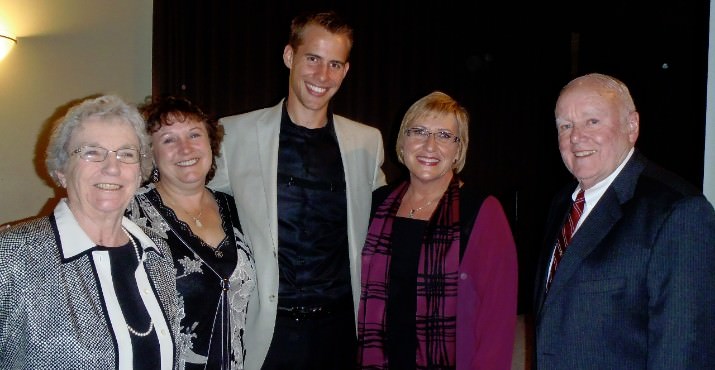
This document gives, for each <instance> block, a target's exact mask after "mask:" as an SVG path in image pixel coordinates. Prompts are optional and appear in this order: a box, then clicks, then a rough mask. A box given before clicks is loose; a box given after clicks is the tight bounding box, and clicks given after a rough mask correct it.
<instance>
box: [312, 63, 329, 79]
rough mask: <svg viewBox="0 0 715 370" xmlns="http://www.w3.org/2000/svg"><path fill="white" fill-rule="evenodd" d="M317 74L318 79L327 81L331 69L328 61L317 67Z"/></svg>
mask: <svg viewBox="0 0 715 370" xmlns="http://www.w3.org/2000/svg"><path fill="white" fill-rule="evenodd" d="M315 75H316V77H317V78H318V80H320V81H327V80H328V78H329V76H330V70H329V67H328V64H327V63H321V64H320V65H319V66H318V67H317V71H316V73H315Z"/></svg>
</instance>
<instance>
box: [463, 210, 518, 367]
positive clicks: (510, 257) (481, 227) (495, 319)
mask: <svg viewBox="0 0 715 370" xmlns="http://www.w3.org/2000/svg"><path fill="white" fill-rule="evenodd" d="M517 271H518V269H517V257H516V245H515V243H514V239H513V237H512V234H511V229H510V227H509V222H508V221H507V218H506V216H505V215H504V210H503V209H502V207H501V204H499V201H498V200H497V199H496V198H494V197H492V196H490V197H487V198H486V199H485V200H484V203H482V207H481V208H480V209H479V214H478V215H477V219H476V220H475V222H474V226H473V227H472V232H471V235H470V236H469V242H468V243H467V249H466V250H465V252H464V256H463V257H462V262H461V264H460V266H459V283H458V288H457V302H458V306H457V370H467V369H470V370H482V369H484V370H501V369H504V370H509V369H511V361H512V353H513V350H514V334H515V332H514V330H515V327H516V301H517V285H518V279H517V277H518V276H517V275H518V272H517Z"/></svg>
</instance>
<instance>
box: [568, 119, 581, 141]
mask: <svg viewBox="0 0 715 370" xmlns="http://www.w3.org/2000/svg"><path fill="white" fill-rule="evenodd" d="M582 130H583V128H582V127H581V126H579V125H576V124H574V125H573V127H571V132H570V133H569V139H570V141H571V142H572V143H577V142H579V141H581V135H582V134H583V132H582Z"/></svg>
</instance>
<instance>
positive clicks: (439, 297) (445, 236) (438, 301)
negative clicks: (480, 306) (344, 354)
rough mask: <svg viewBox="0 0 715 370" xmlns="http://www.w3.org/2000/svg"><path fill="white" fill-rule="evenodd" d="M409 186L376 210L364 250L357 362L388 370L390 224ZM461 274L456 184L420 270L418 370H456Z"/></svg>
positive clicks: (432, 229) (431, 225) (426, 242)
mask: <svg viewBox="0 0 715 370" xmlns="http://www.w3.org/2000/svg"><path fill="white" fill-rule="evenodd" d="M407 188H408V183H403V184H401V185H399V186H398V187H397V188H396V189H395V190H394V191H393V193H392V194H390V195H389V196H388V197H387V199H386V200H385V201H384V202H383V204H381V205H380V206H378V208H377V210H376V213H375V216H374V217H373V221H372V223H371V225H370V228H369V230H368V237H367V240H366V242H365V247H364V248H363V260H362V263H363V264H362V266H363V267H362V275H361V276H362V292H361V304H360V308H359V312H358V338H359V342H360V343H359V354H358V357H359V360H358V361H359V362H360V363H361V366H363V367H364V368H371V369H387V368H388V367H389V364H388V363H387V356H386V354H385V342H386V338H385V336H384V334H385V327H386V324H385V303H386V300H387V297H386V292H387V288H388V287H389V279H390V276H389V270H390V269H389V267H390V256H391V253H392V252H391V247H392V245H391V243H390V235H391V233H392V223H393V221H394V218H395V215H396V214H397V210H398V209H399V208H400V201H401V199H402V196H403V195H404V193H405V191H406V190H407ZM458 268H459V183H458V180H457V179H456V176H455V178H454V179H453V180H452V182H451V183H450V185H449V188H448V190H447V192H445V195H444V196H443V197H442V199H441V200H440V202H439V205H438V206H437V209H436V211H435V213H434V215H433V217H432V219H431V220H430V221H429V222H428V225H427V231H426V232H425V236H424V239H423V243H422V247H421V249H420V257H419V265H418V270H417V292H416V294H417V313H416V323H417V328H416V332H417V344H418V346H417V351H416V368H417V369H422V368H424V369H427V368H445V369H449V368H454V366H455V363H456V346H455V341H456V333H455V330H456V309H457V307H456V306H457V294H456V293H457V277H458V271H457V270H458Z"/></svg>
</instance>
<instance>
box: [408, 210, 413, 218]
mask: <svg viewBox="0 0 715 370" xmlns="http://www.w3.org/2000/svg"><path fill="white" fill-rule="evenodd" d="M407 217H409V218H415V209H414V208H413V209H411V210H410V213H409V214H408V215H407Z"/></svg>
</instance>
